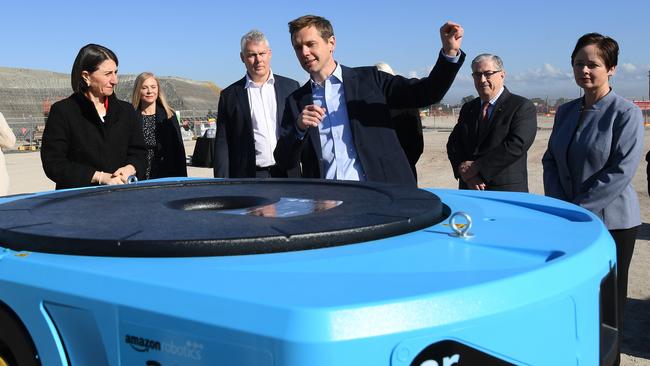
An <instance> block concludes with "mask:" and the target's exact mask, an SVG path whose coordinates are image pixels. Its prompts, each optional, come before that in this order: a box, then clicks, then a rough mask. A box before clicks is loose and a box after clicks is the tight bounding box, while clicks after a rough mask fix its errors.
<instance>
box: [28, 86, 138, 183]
mask: <svg viewBox="0 0 650 366" xmlns="http://www.w3.org/2000/svg"><path fill="white" fill-rule="evenodd" d="M108 98H109V99H108V101H109V102H108V111H106V116H105V117H104V121H105V122H103V123H102V121H101V120H100V118H99V115H98V114H97V110H96V109H95V106H94V105H93V104H92V102H91V101H89V100H88V99H87V98H86V97H85V96H83V94H81V93H74V94H72V95H71V96H70V97H69V98H66V99H63V100H61V101H59V102H56V103H54V104H53V105H52V108H51V109H50V114H49V116H48V118H47V123H46V124H45V131H44V132H43V145H42V146H41V161H42V163H43V170H44V171H45V174H46V175H47V177H48V178H50V179H51V180H53V181H54V182H55V183H56V189H63V188H75V187H84V186H90V185H91V183H90V180H91V179H92V177H93V174H95V171H104V172H107V173H113V172H115V171H116V170H117V169H118V168H120V167H123V166H125V165H127V164H131V165H133V166H134V167H135V170H136V172H137V176H138V178H139V179H143V178H144V171H145V168H144V164H145V159H146V158H145V156H146V150H145V146H144V138H143V136H142V127H141V125H140V123H139V120H138V116H137V114H136V112H135V110H134V109H133V106H132V105H131V104H130V103H127V102H124V101H121V100H118V99H117V98H116V97H115V94H113V95H111V96H110V97H108Z"/></svg>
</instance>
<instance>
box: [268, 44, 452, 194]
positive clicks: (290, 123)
mask: <svg viewBox="0 0 650 366" xmlns="http://www.w3.org/2000/svg"><path fill="white" fill-rule="evenodd" d="M464 59H465V53H462V54H461V56H460V60H459V62H458V63H451V62H449V61H447V60H446V59H445V58H444V57H443V56H442V55H441V56H440V57H439V58H438V62H437V63H436V65H435V67H434V68H433V70H431V73H430V74H429V76H428V77H425V78H422V79H406V78H404V77H402V76H399V75H397V76H393V75H390V74H387V73H385V72H381V71H379V70H377V68H376V67H358V68H348V67H345V66H342V67H341V68H342V74H343V88H344V91H345V98H346V106H347V110H348V118H349V121H350V129H351V132H352V138H353V140H354V146H355V148H356V150H357V156H358V157H359V161H360V163H361V166H362V168H363V173H364V174H365V177H364V178H365V179H366V180H368V181H375V182H390V183H400V184H408V185H413V186H414V185H415V184H416V183H415V178H414V177H413V173H412V172H411V168H410V166H409V162H408V160H407V158H406V155H405V154H404V151H403V150H402V148H401V146H400V143H399V140H398V139H397V135H396V133H395V128H394V125H393V122H392V120H391V115H390V109H391V108H395V109H399V108H421V107H425V106H428V105H431V104H434V103H437V102H438V101H440V100H441V99H442V98H443V97H444V95H445V93H446V92H447V90H449V87H450V86H451V84H452V82H453V81H454V78H455V77H456V73H458V70H459V69H460V67H461V65H462V63H463V61H464ZM312 103H313V102H312V91H311V84H310V82H307V83H306V84H305V85H303V86H302V87H301V88H300V89H298V90H296V91H295V92H294V93H293V94H291V96H289V98H288V99H287V107H286V108H285V116H284V118H283V119H282V134H281V136H280V139H279V140H278V145H277V147H276V148H275V153H274V155H275V161H276V162H277V163H278V164H279V165H280V166H281V167H283V168H285V169H288V168H293V167H296V166H299V165H300V164H302V175H303V177H306V178H324V169H323V161H322V148H321V145H320V137H319V131H318V128H310V129H308V130H307V134H306V135H305V136H304V138H302V135H301V134H300V133H299V132H298V129H297V126H296V121H297V118H298V116H299V114H300V113H301V112H302V110H303V108H304V107H305V106H306V105H309V104H312Z"/></svg>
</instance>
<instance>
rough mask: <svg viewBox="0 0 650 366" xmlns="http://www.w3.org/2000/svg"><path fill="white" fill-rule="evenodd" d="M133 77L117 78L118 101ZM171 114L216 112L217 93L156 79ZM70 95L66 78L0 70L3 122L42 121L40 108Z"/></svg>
mask: <svg viewBox="0 0 650 366" xmlns="http://www.w3.org/2000/svg"><path fill="white" fill-rule="evenodd" d="M135 77H136V75H119V76H118V80H119V83H118V85H117V88H116V90H115V92H116V94H117V96H118V98H119V99H122V100H125V101H129V102H130V101H131V93H132V91H133V83H134V81H135ZM159 79H160V83H161V87H162V89H163V90H164V91H165V95H166V96H167V99H168V101H169V104H170V105H171V107H172V108H173V109H175V110H180V111H188V112H189V113H188V114H192V112H191V111H195V112H196V114H197V115H201V114H203V115H205V114H206V113H208V112H216V111H217V105H218V103H219V94H220V93H221V89H220V88H219V87H218V86H216V85H215V84H214V83H211V82H205V81H195V80H190V79H183V78H178V77H159ZM70 94H72V88H71V87H70V75H69V74H64V73H59V72H51V71H42V70H31V69H21V68H8V67H0V112H2V114H4V116H5V117H7V118H22V117H43V112H44V107H49V105H50V104H51V103H54V102H56V101H57V100H60V99H63V98H66V97H68V96H69V95H70Z"/></svg>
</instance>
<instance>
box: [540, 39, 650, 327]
mask: <svg viewBox="0 0 650 366" xmlns="http://www.w3.org/2000/svg"><path fill="white" fill-rule="evenodd" d="M617 61H618V44H617V43H616V41H615V40H613V39H612V38H609V37H605V36H602V35H600V34H598V33H589V34H585V35H584V36H582V37H581V38H580V39H579V40H578V42H577V44H576V47H575V49H574V50H573V53H572V54H571V63H572V65H573V74H574V77H575V80H576V83H577V84H578V86H580V87H581V88H582V89H583V90H584V97H582V98H579V99H576V100H573V101H571V102H569V103H566V104H564V105H562V106H560V107H559V108H558V110H557V113H556V114H555V123H554V125H553V132H552V133H551V137H550V139H549V142H548V149H547V150H546V153H545V154H544V157H543V158H542V164H543V166H544V191H545V193H546V195H547V196H551V197H555V198H559V199H562V200H565V201H568V202H571V203H574V204H576V205H579V206H582V207H584V208H586V209H588V210H589V211H591V212H593V213H594V214H596V215H597V216H598V217H600V218H601V219H602V220H603V222H604V224H605V225H606V226H607V228H608V229H609V232H610V233H611V234H612V237H613V238H614V241H615V242H616V255H617V275H618V277H617V281H618V283H617V285H618V299H617V300H618V315H619V319H618V325H619V330H620V331H622V325H623V308H624V305H625V301H626V299H627V273H628V269H629V266H630V261H631V260H632V253H633V252H634V243H635V240H636V233H637V229H638V227H639V225H641V216H640V212H639V200H638V198H637V195H636V192H635V190H634V187H633V186H632V178H633V177H634V174H635V173H636V169H637V167H638V166H639V162H640V160H641V155H642V150H643V116H642V114H641V110H640V109H639V108H638V107H637V106H636V105H634V104H633V103H631V102H629V101H628V100H626V99H624V98H622V97H620V96H618V95H616V94H615V93H614V92H613V91H612V89H611V87H610V86H609V77H610V76H612V75H613V74H614V71H615V70H616V63H617Z"/></svg>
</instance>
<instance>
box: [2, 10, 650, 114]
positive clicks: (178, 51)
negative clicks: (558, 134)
mask: <svg viewBox="0 0 650 366" xmlns="http://www.w3.org/2000/svg"><path fill="white" fill-rule="evenodd" d="M369 3H370V2H368V1H354V0H347V1H340V0H335V1H319V2H314V1H302V2H297V1H285V0H279V1H272V0H266V1H238V0H227V1H218V0H212V1H192V0H178V1H174V2H169V1H166V0H158V1H148V0H131V1H123V0H116V1H110V0H108V1H87V0H86V1H79V0H72V1H52V0H50V1H30V0H23V1H5V2H3V4H2V5H1V6H0V8H1V9H2V12H1V16H0V17H1V18H2V20H1V21H0V66H6V67H24V68H34V69H41V70H50V71H58V72H65V73H68V72H69V70H70V69H71V66H72V62H73V60H74V57H75V56H76V54H77V52H78V50H79V48H80V47H81V46H83V45H85V44H87V43H91V42H92V43H99V44H102V45H105V46H107V47H109V48H111V49H112V50H113V51H115V52H116V53H117V55H118V58H119V60H120V65H119V69H120V73H123V74H136V73H139V72H141V71H153V72H154V73H156V74H158V75H161V76H179V77H184V78H191V79H197V80H206V81H212V82H215V83H216V84H217V85H219V86H220V87H226V86H227V85H229V84H231V83H232V82H234V81H236V80H238V79H239V78H241V77H242V76H243V74H244V67H243V65H242V63H241V61H240V59H239V40H240V37H241V36H242V35H243V34H244V33H245V32H247V31H248V30H250V29H252V28H257V29H260V30H261V31H263V32H265V33H266V34H267V37H268V38H269V40H270V42H271V48H272V49H273V60H272V68H273V71H274V72H275V73H278V74H282V75H285V76H289V77H292V78H295V79H297V80H298V81H300V82H301V83H302V82H304V81H306V80H307V75H306V73H305V72H304V71H303V70H302V69H301V68H300V66H299V64H298V62H297V61H296V57H295V55H294V53H293V50H292V49H291V46H290V41H289V33H288V30H287V22H288V21H290V20H292V19H294V18H296V17H298V16H301V15H304V14H309V13H311V14H316V15H321V16H324V17H326V18H328V19H329V20H330V21H331V22H332V24H333V26H334V32H335V35H336V38H337V49H336V51H335V58H336V59H337V60H338V61H339V62H341V63H342V64H344V65H347V66H363V65H372V64H375V63H376V62H378V61H384V62H387V63H389V64H390V65H391V66H392V67H393V69H395V70H396V71H397V72H398V73H401V74H403V75H409V76H424V75H426V73H427V72H428V70H429V69H430V68H431V67H432V65H433V63H434V62H435V59H436V57H437V53H438V51H439V49H440V39H439V33H438V29H439V27H440V25H442V24H443V23H444V22H445V21H447V20H453V21H455V22H458V23H460V24H461V25H462V26H463V27H464V28H465V38H464V40H463V50H464V51H465V52H467V54H468V61H467V62H466V63H465V65H464V66H463V68H462V69H461V71H460V73H459V76H458V78H457V79H456V81H455V83H454V86H453V87H452V89H451V90H450V92H449V93H448V95H447V97H446V98H445V102H447V103H456V102H458V101H459V100H460V98H462V97H463V96H466V95H469V94H474V95H475V94H476V91H475V90H474V88H473V84H472V82H471V78H470V76H469V74H470V69H469V63H470V62H469V61H470V60H471V58H473V57H474V56H476V55H477V54H479V53H483V52H490V53H495V54H498V55H500V56H501V57H502V58H503V60H504V63H505V68H506V70H507V72H508V73H507V76H506V85H507V86H508V87H509V88H510V89H511V90H512V91H513V92H514V93H517V94H521V95H524V96H527V97H541V98H545V97H548V98H550V99H555V98H557V97H569V98H574V97H577V96H578V93H579V89H578V87H577V86H575V83H574V81H573V78H572V76H571V68H570V65H569V59H570V55H571V51H572V49H573V46H574V45H575V42H576V40H577V39H578V37H579V36H581V35H582V34H584V33H587V32H600V33H603V34H606V35H609V36H611V37H613V38H614V39H616V40H617V41H618V42H619V45H620V47H621V54H620V56H619V67H618V71H617V74H616V76H615V77H614V78H613V80H612V84H613V86H614V89H615V91H616V92H617V93H619V94H621V95H623V96H626V97H629V98H636V99H641V98H645V99H647V98H648V71H649V70H650V28H649V25H650V1H649V0H637V1H629V0H619V1H615V2H614V1H611V0H610V1H604V0H593V1H589V2H583V1H572V0H563V1H559V0H548V1H535V2H527V1H522V0H519V1H492V2H489V1H482V2H479V1H474V0H465V1H444V2H443V1H435V0H426V1H408V0H407V1H399V2H398V1H390V2H389V1H383V0H378V1H374V4H373V5H372V6H369V5H368V4H369Z"/></svg>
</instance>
